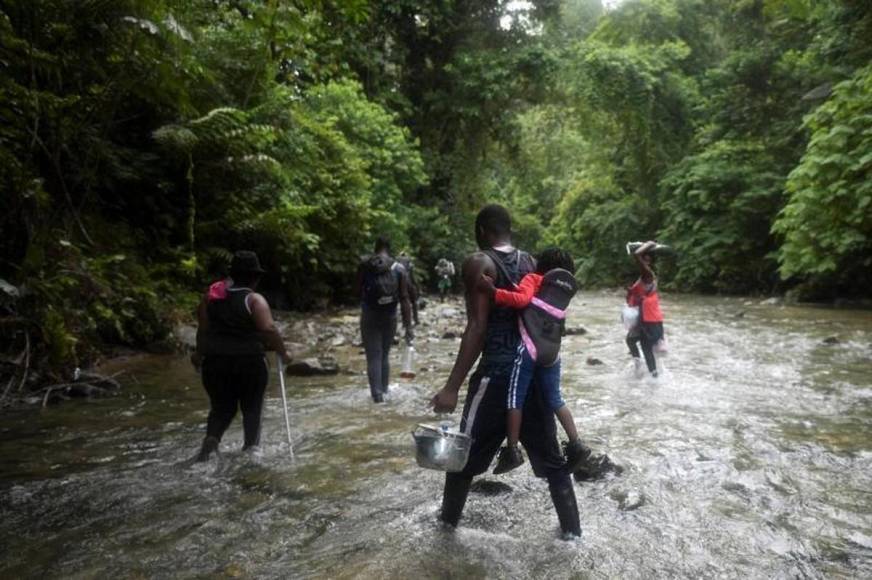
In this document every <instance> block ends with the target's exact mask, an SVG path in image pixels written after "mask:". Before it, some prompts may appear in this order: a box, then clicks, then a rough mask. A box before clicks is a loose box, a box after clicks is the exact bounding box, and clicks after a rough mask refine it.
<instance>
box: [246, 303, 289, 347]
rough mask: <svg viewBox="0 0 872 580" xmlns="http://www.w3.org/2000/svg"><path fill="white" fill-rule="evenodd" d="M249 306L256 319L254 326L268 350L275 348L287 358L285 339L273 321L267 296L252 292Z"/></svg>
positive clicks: (252, 315)
mask: <svg viewBox="0 0 872 580" xmlns="http://www.w3.org/2000/svg"><path fill="white" fill-rule="evenodd" d="M248 300H249V304H248V306H249V308H251V317H252V318H253V319H254V327H255V328H256V329H257V331H258V332H259V333H260V339H261V340H262V341H263V344H264V346H266V347H267V349H268V350H274V351H276V352H277V353H279V354H280V355H281V356H282V358H283V359H285V360H287V358H288V351H287V350H285V341H284V340H282V335H281V334H279V330H278V329H277V328H276V325H275V322H273V317H272V312H271V311H270V309H269V304H267V301H266V298H264V297H263V296H261V295H260V294H257V293H252V294H250V295H249V297H248Z"/></svg>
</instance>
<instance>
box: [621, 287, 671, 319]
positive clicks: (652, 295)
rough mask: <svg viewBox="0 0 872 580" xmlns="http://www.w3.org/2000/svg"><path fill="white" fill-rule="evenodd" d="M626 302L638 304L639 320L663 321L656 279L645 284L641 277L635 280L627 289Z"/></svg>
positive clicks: (632, 304)
mask: <svg viewBox="0 0 872 580" xmlns="http://www.w3.org/2000/svg"><path fill="white" fill-rule="evenodd" d="M627 304H629V305H630V306H639V320H641V321H642V322H663V312H662V311H661V310H660V295H659V294H657V280H656V279H654V280H652V281H651V282H649V283H647V284H646V283H645V282H643V281H642V279H641V278H640V279H638V280H636V282H635V283H634V284H633V285H632V286H630V288H629V290H627Z"/></svg>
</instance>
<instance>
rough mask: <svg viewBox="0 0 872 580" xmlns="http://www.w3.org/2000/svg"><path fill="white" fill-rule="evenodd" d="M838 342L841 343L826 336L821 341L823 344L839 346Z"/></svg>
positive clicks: (834, 338) (833, 337)
mask: <svg viewBox="0 0 872 580" xmlns="http://www.w3.org/2000/svg"><path fill="white" fill-rule="evenodd" d="M840 342H842V341H841V340H839V339H838V337H836V336H828V337H826V338H825V339H824V340H823V343H824V344H839V343H840Z"/></svg>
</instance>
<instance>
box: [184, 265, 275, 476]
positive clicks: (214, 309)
mask: <svg viewBox="0 0 872 580" xmlns="http://www.w3.org/2000/svg"><path fill="white" fill-rule="evenodd" d="M263 273H264V270H263V269H262V268H261V267H260V262H259V260H258V258H257V254H255V253H254V252H248V251H239V252H236V253H235V254H234V255H233V260H232V262H231V264H230V278H227V279H224V280H221V281H219V282H215V283H214V284H212V285H211V286H210V287H209V290H208V291H207V292H206V294H205V295H204V296H203V299H202V300H201V301H200V305H199V307H198V308H197V321H198V325H197V348H196V351H195V352H194V354H193V355H191V362H192V363H193V364H194V366H195V367H196V368H198V369H201V370H202V378H203V386H204V387H205V388H206V392H207V393H208V394H209V418H208V419H207V421H206V438H205V439H203V444H202V446H201V447H200V452H199V454H198V455H197V457H196V460H197V461H206V460H207V459H209V456H210V455H211V454H212V453H213V452H215V451H217V450H218V445H219V443H220V442H221V437H222V436H223V435H224V432H225V431H226V430H227V428H228V427H229V426H230V423H231V422H232V421H233V417H234V416H236V410H237V408H240V409H242V427H243V432H244V442H243V447H242V449H243V450H254V449H257V448H258V446H259V445H260V422H261V412H262V409H263V397H264V393H265V391H266V385H267V382H268V380H269V367H268V365H267V362H266V356H265V355H264V350H266V349H268V350H274V351H276V352H278V353H279V354H280V355H281V356H282V358H283V359H285V360H286V359H287V351H286V350H285V343H284V341H283V340H282V337H281V334H279V332H278V330H277V329H276V326H275V323H274V322H273V318H272V312H271V311H270V308H269V304H267V301H266V299H265V298H264V297H263V296H261V295H260V294H258V293H256V292H255V291H254V290H255V288H257V284H258V282H259V281H260V277H261V275H262V274H263Z"/></svg>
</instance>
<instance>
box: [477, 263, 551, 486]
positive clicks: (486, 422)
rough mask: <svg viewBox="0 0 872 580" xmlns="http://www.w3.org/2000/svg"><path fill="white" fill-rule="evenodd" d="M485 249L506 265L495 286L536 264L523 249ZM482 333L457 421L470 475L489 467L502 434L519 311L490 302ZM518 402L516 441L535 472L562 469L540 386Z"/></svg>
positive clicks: (503, 285)
mask: <svg viewBox="0 0 872 580" xmlns="http://www.w3.org/2000/svg"><path fill="white" fill-rule="evenodd" d="M487 254H488V255H489V256H490V257H491V259H492V260H500V261H501V262H502V264H503V266H505V272H503V269H501V268H497V276H496V279H495V280H494V286H496V287H497V288H511V287H513V286H514V285H515V284H516V283H517V281H519V280H520V279H521V277H522V276H524V275H526V274H528V273H530V272H532V271H533V270H534V268H535V264H534V262H533V259H532V257H530V255H529V254H527V253H526V252H521V251H519V250H511V251H509V252H499V251H496V250H489V251H488V252H487ZM507 275H508V276H511V277H512V279H508V278H507V277H506V276H507ZM485 337H486V338H485V345H484V349H483V351H482V355H481V360H480V362H479V365H478V368H477V369H476V371H475V373H473V376H472V378H471V379H470V382H469V391H468V392H467V395H466V402H465V404H464V407H463V417H462V419H461V423H460V429H461V431H463V432H464V433H466V434H467V435H469V436H470V437H471V438H472V446H471V449H470V453H469V460H468V461H467V463H466V467H465V468H464V470H463V471H462V473H464V474H465V475H469V476H472V475H478V474H481V473H484V472H485V471H486V470H487V468H488V466H489V465H490V463H491V461H492V460H493V458H494V455H496V453H497V451H499V448H500V445H501V444H502V442H503V439H505V437H506V412H507V410H508V409H509V392H510V384H511V381H512V371H513V369H514V367H515V359H516V358H517V355H518V348H519V347H520V346H521V336H520V333H519V331H518V311H517V310H515V309H512V308H506V307H501V306H494V307H493V308H492V309H491V312H490V315H489V318H488V326H487V331H486V335H485ZM519 404H521V405H522V408H523V413H524V420H523V422H522V423H521V437H520V440H521V443H522V444H523V445H524V449H526V450H527V454H528V455H529V457H530V464H531V465H532V467H533V472H534V473H535V474H536V475H537V476H538V477H548V476H551V475H554V474H557V473H561V470H562V469H563V466H564V460H563V454H562V453H561V451H560V447H559V446H558V444H557V426H556V423H555V421H554V413H553V412H552V411H551V410H550V409H549V407H548V405H547V403H546V402H545V397H544V393H543V391H542V389H541V388H539V387H538V385H536V384H535V383H533V387H532V388H531V389H530V390H529V392H528V394H527V396H526V399H525V401H523V402H521V403H519Z"/></svg>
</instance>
